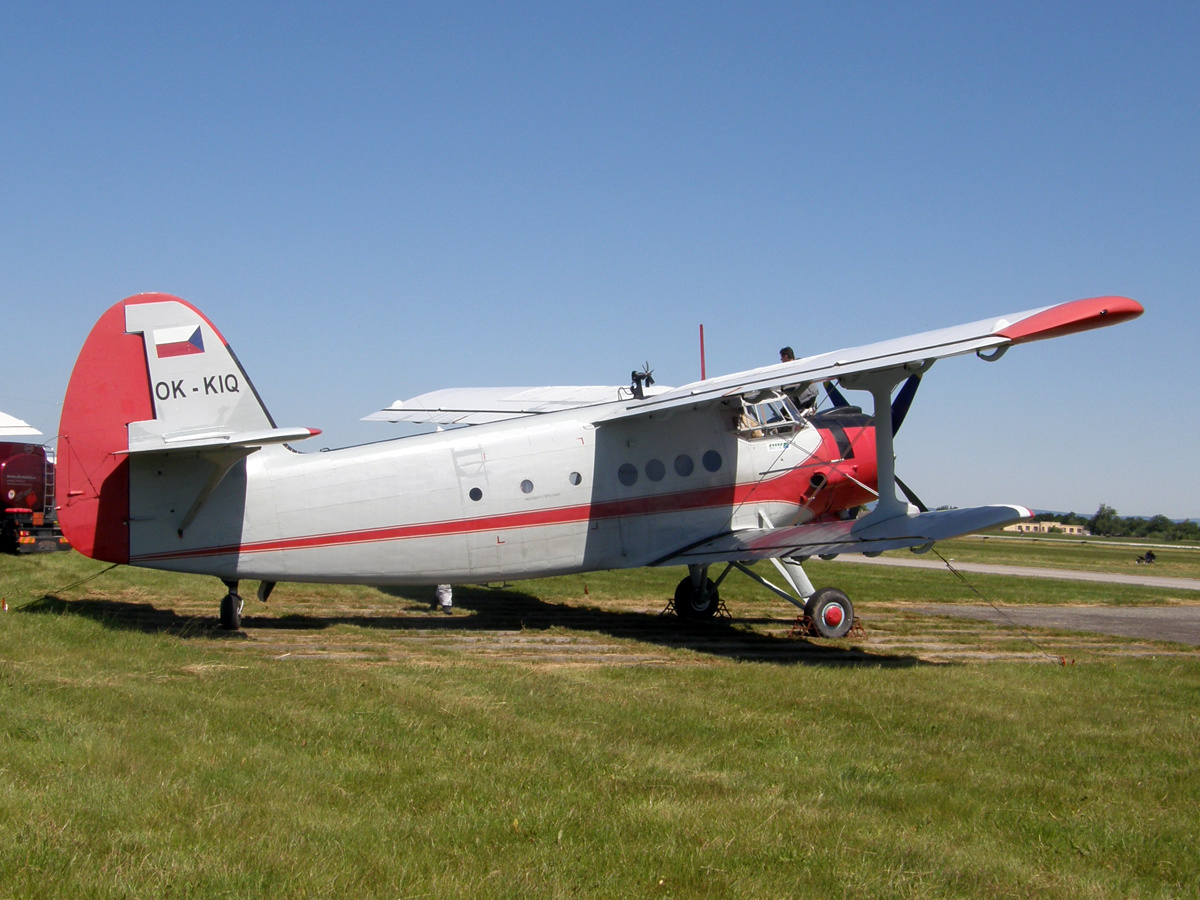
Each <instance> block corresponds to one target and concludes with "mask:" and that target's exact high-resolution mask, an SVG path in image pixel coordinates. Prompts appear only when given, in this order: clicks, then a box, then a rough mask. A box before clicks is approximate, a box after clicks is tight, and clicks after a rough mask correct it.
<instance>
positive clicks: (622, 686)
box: [0, 554, 1200, 898]
mask: <svg viewBox="0 0 1200 900" xmlns="http://www.w3.org/2000/svg"><path fill="white" fill-rule="evenodd" d="M822 565H823V566H825V567H827V568H825V569H823V570H822V569H820V568H819V567H818V572H819V574H820V575H821V576H824V575H825V574H828V575H829V576H830V578H822V580H832V581H834V582H835V583H840V584H846V581H847V579H848V578H850V577H859V576H860V575H862V576H865V575H868V574H871V575H873V574H874V573H875V572H876V571H877V570H875V569H870V570H869V572H863V571H862V570H863V569H867V568H868V567H855V566H840V567H839V566H838V564H837V563H836V562H834V563H825V564H822ZM102 568H103V567H102V566H101V565H100V564H97V563H93V562H90V561H87V560H83V559H82V558H80V557H78V556H76V555H75V554H57V555H54V556H47V557H35V558H21V559H12V558H0V594H3V595H4V596H5V597H6V598H7V599H8V601H9V603H10V605H11V606H12V607H13V609H12V611H10V612H9V613H7V614H4V615H0V709H2V710H3V714H2V717H0V896H16V897H26V896H30V897H97V898H107V897H213V896H233V897H439V898H440V897H468V896H469V897H476V896H479V897H518V896H519V897H526V896H533V897H568V896H569V897H577V896H589V897H734V896H737V897H742V896H745V897H772V898H778V897H799V896H804V897H808V896H814V897H816V896H819V897H825V896H834V897H1018V896H1019V897H1185V896H1197V895H1198V894H1200V862H1198V860H1200V845H1198V840H1197V835H1200V775H1198V774H1197V766H1196V762H1197V750H1196V747H1197V746H1198V745H1200V708H1198V707H1197V699H1198V698H1200V659H1197V658H1193V657H1189V656H1179V655H1174V656H1166V657H1164V658H1162V659H1158V660H1156V659H1147V658H1139V659H1128V660H1124V659H1122V660H1118V661H1115V662H1104V663H1090V664H1087V665H1077V666H1074V667H1068V668H1063V667H1057V666H1048V665H1029V664H1012V663H996V664H988V665H956V666H933V665H921V664H917V663H916V662H915V661H913V660H909V661H907V662H906V663H905V664H903V665H892V666H889V665H882V664H859V665H849V664H836V665H830V664H821V663H820V662H809V663H807V664H780V663H758V662H736V661H730V659H729V658H728V657H708V658H706V657H705V656H704V654H702V653H697V652H695V651H693V650H689V649H686V648H683V649H668V650H666V651H664V650H663V649H662V648H661V647H655V653H656V654H658V655H660V656H661V655H663V654H664V653H665V654H666V656H667V657H668V659H669V660H673V661H674V662H676V663H678V664H667V665H654V666H648V665H595V666H583V667H571V666H562V665H550V664H547V665H539V664H529V663H528V662H527V661H515V660H512V659H508V658H505V657H503V656H497V657H495V658H489V659H480V658H478V657H476V656H471V657H468V656H467V655H466V654H465V653H463V652H459V651H456V650H454V649H445V648H442V649H439V650H438V651H437V652H434V653H421V652H414V653H412V655H411V656H403V655H401V656H399V657H391V658H360V657H355V656H353V655H350V654H348V655H346V656H344V657H343V656H338V655H337V654H335V653H331V654H328V655H324V656H310V657H305V656H302V655H298V654H289V653H279V654H264V653H262V652H257V651H256V650H255V647H256V646H258V645H257V644H255V642H254V635H253V634H249V635H247V636H236V635H235V636H228V635H224V634H222V633H220V632H219V631H217V630H215V629H214V628H213V627H212V625H213V620H212V616H213V615H215V604H216V600H217V597H218V595H219V588H218V586H217V583H216V581H215V580H214V579H211V578H194V577H190V576H177V575H168V574H164V573H157V572H145V571H140V570H130V569H125V568H119V569H116V570H114V571H112V572H108V573H106V574H104V575H102V576H100V577H99V578H97V579H95V580H94V581H92V582H89V583H88V584H86V585H82V586H80V587H78V588H74V589H72V590H66V591H60V590H56V589H57V588H60V587H62V586H63V585H66V584H69V583H71V582H72V581H76V580H78V579H80V578H82V577H85V576H86V575H87V574H89V573H93V572H98V571H100V570H101V569H102ZM887 571H888V572H892V573H900V572H903V574H904V577H905V578H906V579H908V578H910V577H911V578H912V579H915V580H914V581H907V580H906V581H905V582H903V585H904V586H903V588H898V587H896V586H895V584H896V583H895V582H893V588H892V589H891V590H890V592H888V596H887V597H881V598H879V602H882V601H883V600H893V601H902V602H903V601H911V600H917V601H922V602H923V601H925V600H928V599H930V598H931V596H937V595H939V594H940V593H941V592H942V591H943V590H944V589H943V586H942V585H941V584H940V583H934V584H933V585H932V586H928V587H924V588H923V587H922V586H921V585H922V583H921V581H920V579H921V578H922V577H926V578H927V577H929V576H930V575H941V574H943V573H923V572H910V571H908V570H887ZM843 574H844V575H845V576H846V577H842V576H843ZM678 575H679V573H678V572H669V571H667V572H619V573H608V574H596V575H589V576H587V577H586V578H579V577H576V578H563V579H553V580H548V581H545V582H524V583H521V584H520V585H517V586H515V587H516V590H517V591H519V592H521V595H522V596H524V595H530V596H534V597H536V598H537V599H538V600H539V601H540V602H541V603H543V604H546V605H550V606H552V605H553V604H556V603H560V602H565V601H566V600H567V599H571V600H572V601H576V602H577V601H578V600H579V598H580V596H581V595H582V596H585V597H586V598H587V602H589V603H592V604H595V605H597V606H600V607H602V608H607V609H611V610H612V611H613V616H618V617H619V616H627V617H633V616H634V614H633V613H629V612H623V610H625V609H626V608H627V605H628V604H641V605H642V606H645V607H648V608H653V607H655V606H657V605H658V604H659V603H660V602H661V600H662V598H663V595H664V590H665V591H666V593H667V594H669V592H670V591H669V589H670V588H671V587H673V584H674V581H675V580H677V579H678ZM835 576H836V578H835ZM813 577H814V581H817V580H818V574H814V576H813ZM727 584H728V585H729V590H728V594H729V596H730V598H731V603H733V604H734V605H735V606H737V605H741V604H749V603H765V602H766V601H763V600H762V590H761V588H753V587H749V588H743V587H741V586H740V585H749V582H747V581H745V579H738V581H736V582H735V581H734V580H733V579H731V580H730V581H729V582H727ZM735 585H739V586H736V587H735ZM584 586H586V589H587V592H586V594H583V589H584ZM1092 587H1094V586H1092V585H1076V586H1075V589H1076V590H1077V591H1078V590H1081V589H1085V588H1092ZM876 589H877V590H879V591H880V592H881V593H882V592H883V588H882V587H881V584H875V585H874V587H872V585H871V584H868V583H867V582H865V581H864V582H863V583H861V584H859V585H857V586H851V592H852V594H853V592H854V591H855V590H859V591H860V592H863V593H869V592H870V591H871V590H876ZM743 590H745V591H747V594H743V593H742V591H743ZM1120 590H1125V589H1124V588H1121V589H1120ZM751 591H752V592H753V593H754V595H755V597H750V596H749V592H751ZM285 592H286V593H285ZM247 593H250V592H249V590H247ZM280 593H281V594H285V597H284V600H283V602H284V603H291V604H294V605H295V606H291V607H285V608H284V610H283V611H281V612H276V613H273V614H271V613H269V612H263V613H259V612H258V610H260V609H261V607H260V606H255V607H254V609H255V613H256V616H260V615H261V616H263V617H266V616H268V615H275V616H279V617H280V618H279V620H278V621H279V622H280V623H281V625H286V623H287V621H288V619H289V616H291V615H293V613H290V612H287V610H289V609H293V608H303V609H305V610H309V612H307V613H305V614H306V615H312V614H316V613H318V612H319V610H320V608H321V607H322V606H325V607H327V608H333V607H339V606H346V605H352V604H355V603H363V602H369V603H382V604H394V605H395V606H396V607H397V608H399V609H408V608H411V607H414V606H415V605H416V604H417V603H418V602H419V598H420V596H421V595H420V593H419V592H396V593H397V594H398V595H389V594H386V593H382V592H378V591H374V590H373V589H367V588H353V587H337V586H316V585H283V586H281V587H280ZM463 593H464V594H467V595H469V596H473V595H470V592H466V591H464V592H463ZM500 596H503V595H500ZM105 598H108V599H107V601H105ZM114 598H115V599H114ZM289 598H292V599H289ZM755 598H757V599H755ZM947 599H952V598H947ZM101 601H105V602H111V603H112V604H113V608H114V609H119V610H122V612H120V614H118V615H114V616H113V617H111V618H109V617H107V616H106V614H105V612H104V610H105V609H106V607H104V606H103V603H102V602H101ZM1064 602H1066V601H1064ZM1125 602H1128V601H1127V600H1126V601H1125ZM253 604H254V601H250V600H248V601H247V605H248V607H250V606H252V605H253ZM143 607H144V608H145V609H146V610H148V612H147V613H146V618H145V619H144V620H143V619H141V618H139V610H141V609H142V608H143ZM193 607H195V608H197V609H204V610H206V612H205V614H204V616H203V617H201V616H195V617H193V616H191V615H190V612H189V611H190V610H192V609H193ZM208 607H212V609H211V610H209V609H208ZM172 610H174V612H172ZM477 617H478V616H477V615H476V616H464V618H463V619H462V620H458V619H455V618H451V619H446V620H445V623H446V626H447V628H450V629H454V628H457V627H465V626H466V625H467V624H468V623H469V622H470V621H471V620H472V619H473V618H477ZM437 621H439V622H440V621H441V620H440V619H439V620H437ZM263 622H264V624H265V622H266V618H264V619H263ZM139 623H142V624H139ZM147 623H148V624H147ZM396 627H402V626H401V625H397V626H396ZM250 630H251V631H253V628H252V629H250ZM361 630H362V626H361V625H355V624H352V623H346V622H341V623H339V622H336V621H333V620H331V621H330V622H329V623H325V624H324V625H323V628H322V631H321V632H320V633H321V634H322V635H324V636H326V638H327V640H328V642H329V643H330V644H331V645H333V644H336V641H337V639H338V636H339V635H342V634H354V633H357V632H359V631H361ZM635 630H636V629H635ZM323 639H325V638H323ZM630 642H631V643H633V644H636V638H634V639H630Z"/></svg>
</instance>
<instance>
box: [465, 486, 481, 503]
mask: <svg viewBox="0 0 1200 900" xmlns="http://www.w3.org/2000/svg"><path fill="white" fill-rule="evenodd" d="M467 496H468V497H470V498H471V499H472V500H476V501H478V500H482V499H483V491H481V490H480V489H479V488H471V492H470V493H469V494H467Z"/></svg>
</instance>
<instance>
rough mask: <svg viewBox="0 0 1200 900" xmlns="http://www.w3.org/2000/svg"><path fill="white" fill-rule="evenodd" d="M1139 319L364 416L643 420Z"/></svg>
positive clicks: (1016, 329) (488, 395)
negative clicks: (639, 386) (582, 415)
mask: <svg viewBox="0 0 1200 900" xmlns="http://www.w3.org/2000/svg"><path fill="white" fill-rule="evenodd" d="M1141 314H1142V307H1141V305H1140V304H1139V303H1137V302H1135V301H1133V300H1130V299H1128V298H1126V297H1094V298H1091V299H1088V300H1074V301H1072V302H1070V303H1061V304H1059V305H1058V306H1047V307H1043V308H1041V309H1033V310H1027V311H1026V312H1021V313H1012V314H1009V315H1006V316H1000V317H999V318H993V319H981V320H980V321H978V322H971V323H969V324H967V325H957V326H955V327H953V328H942V329H939V330H937V331H927V332H924V333H923V334H916V335H912V336H910V337H903V338H896V339H895V340H890V341H882V342H880V343H877V344H867V345H866V346H863V347H852V348H848V349H845V350H835V351H834V352H832V353H822V354H820V355H818V356H809V357H805V358H804V359H799V360H796V361H795V362H790V363H780V364H778V365H773V366H764V367H762V368H759V369H751V370H749V371H747V372H737V373H735V374H733V375H725V376H723V377H720V378H711V379H709V380H707V381H697V382H694V383H692V384H687V385H684V386H683V387H679V388H665V387H652V388H646V390H645V397H644V399H640V400H639V399H636V398H634V397H633V396H632V394H631V392H630V390H629V388H627V387H604V386H596V385H590V386H583V387H524V388H512V387H509V388H449V389H446V390H440V391H433V392H431V393H428V394H422V395H421V396H419V397H414V398H413V399H411V400H403V401H402V400H397V401H396V402H395V403H393V404H392V405H391V406H389V407H387V408H386V409H382V410H380V411H379V412H377V413H372V414H371V415H369V416H366V417H365V421H376V422H420V423H433V424H437V425H482V424H484V423H487V422H498V421H501V420H503V419H515V418H518V417H521V416H532V415H539V414H544V413H551V412H559V411H561V410H565V409H580V408H583V407H592V406H597V407H598V406H603V405H606V404H607V405H609V407H610V408H609V409H607V410H596V416H595V420H596V421H598V422H599V421H609V420H613V419H620V418H625V417H628V416H638V415H643V414H645V413H649V412H655V411H657V410H662V409H669V408H671V407H676V406H689V405H693V404H699V403H706V402H710V401H714V400H720V399H722V398H725V397H732V396H737V395H741V394H752V393H754V392H756V391H762V390H769V389H772V388H792V387H796V386H799V385H803V384H811V383H813V382H817V381H829V380H831V379H835V378H843V377H845V376H848V375H852V374H855V373H861V372H871V371H875V370H877V369H887V368H891V367H894V366H904V365H913V366H918V365H920V366H923V365H924V364H926V363H930V362H932V361H933V360H936V359H942V358H943V357H947V356H958V355H961V354H964V353H975V352H978V353H984V352H986V353H988V354H989V358H992V359H994V358H996V356H997V355H998V354H1000V353H1002V352H1003V351H1004V350H1006V349H1007V348H1008V347H1009V346H1011V345H1013V344H1023V343H1027V342H1029V341H1037V340H1042V339H1044V338H1051V337H1058V336H1060V335H1064V334H1071V333H1073V332H1076V331H1087V330H1089V329H1092V328H1101V327H1103V326H1105V325H1115V324H1116V323H1118V322H1123V321H1125V320H1127V319H1133V318H1136V317H1137V316H1140V315H1141Z"/></svg>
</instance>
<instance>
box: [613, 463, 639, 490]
mask: <svg viewBox="0 0 1200 900" xmlns="http://www.w3.org/2000/svg"><path fill="white" fill-rule="evenodd" d="M617 479H618V480H619V481H620V482H621V484H623V485H625V487H632V486H633V485H635V484H637V479H638V471H637V466H635V465H633V464H632V463H625V464H624V465H622V466H621V468H619V469H617Z"/></svg>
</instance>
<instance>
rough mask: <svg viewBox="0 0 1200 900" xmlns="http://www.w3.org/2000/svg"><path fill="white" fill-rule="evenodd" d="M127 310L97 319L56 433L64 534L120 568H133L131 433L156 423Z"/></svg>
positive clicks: (142, 354) (139, 343)
mask: <svg viewBox="0 0 1200 900" xmlns="http://www.w3.org/2000/svg"><path fill="white" fill-rule="evenodd" d="M143 298H152V299H154V300H174V299H176V298H174V297H171V296H169V295H167V294H146V295H143V296H142V297H139V298H137V299H138V300H139V301H142V300H143ZM129 299H130V300H133V299H134V298H132V297H131V298H129ZM125 303H126V301H125V300H122V301H121V302H120V303H118V304H116V305H115V306H113V307H112V308H111V309H109V310H108V312H106V313H105V314H104V315H103V316H101V317H100V321H99V322H97V323H96V325H95V327H93V328H92V331H91V334H89V335H88V337H87V340H86V341H85V342H84V344H83V349H82V350H81V351H79V358H78V359H77V360H76V361H75V368H74V369H73V370H72V371H71V381H70V383H69V384H68V385H67V395H66V397H65V398H64V399H63V409H62V419H61V420H60V421H59V426H58V433H59V440H58V497H57V500H58V520H59V524H60V525H61V526H62V530H63V534H65V535H66V537H67V540H69V541H70V542H71V546H73V547H75V549H77V550H78V551H79V552H80V553H83V554H84V555H85V556H90V557H92V558H93V559H102V560H107V561H109V562H119V563H125V562H129V458H128V456H126V455H124V453H123V451H125V450H126V449H128V447H129V436H128V431H127V426H128V425H129V423H130V422H140V421H144V420H146V419H152V418H154V402H153V400H152V399H151V396H150V379H149V376H148V375H147V372H146V350H145V346H144V344H143V338H142V335H140V334H126V333H125ZM118 452H121V453H122V455H117V453H118Z"/></svg>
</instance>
